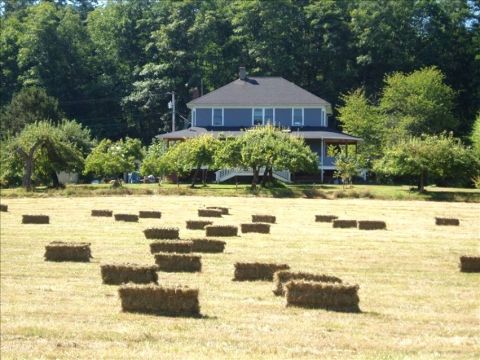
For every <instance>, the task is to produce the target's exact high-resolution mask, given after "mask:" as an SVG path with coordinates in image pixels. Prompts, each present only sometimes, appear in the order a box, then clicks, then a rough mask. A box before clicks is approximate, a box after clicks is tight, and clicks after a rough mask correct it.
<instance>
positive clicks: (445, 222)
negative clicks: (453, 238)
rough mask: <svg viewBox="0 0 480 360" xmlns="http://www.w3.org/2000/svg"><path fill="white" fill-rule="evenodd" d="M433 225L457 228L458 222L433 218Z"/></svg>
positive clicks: (452, 219) (450, 219)
mask: <svg viewBox="0 0 480 360" xmlns="http://www.w3.org/2000/svg"><path fill="white" fill-rule="evenodd" d="M435 225H446V226H459V225H460V220H458V219H455V218H441V217H436V218H435Z"/></svg>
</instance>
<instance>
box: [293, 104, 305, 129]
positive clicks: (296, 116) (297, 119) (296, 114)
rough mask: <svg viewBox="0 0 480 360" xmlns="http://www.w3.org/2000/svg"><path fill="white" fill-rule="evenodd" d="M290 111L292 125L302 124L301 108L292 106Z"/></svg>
mask: <svg viewBox="0 0 480 360" xmlns="http://www.w3.org/2000/svg"><path fill="white" fill-rule="evenodd" d="M292 112H293V114H292V126H303V109H302V108H294V109H293V110H292Z"/></svg>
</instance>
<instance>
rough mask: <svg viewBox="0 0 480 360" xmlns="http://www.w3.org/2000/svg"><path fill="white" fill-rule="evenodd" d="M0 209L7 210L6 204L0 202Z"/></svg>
mask: <svg viewBox="0 0 480 360" xmlns="http://www.w3.org/2000/svg"><path fill="white" fill-rule="evenodd" d="M0 211H4V212H7V211H8V205H7V204H0Z"/></svg>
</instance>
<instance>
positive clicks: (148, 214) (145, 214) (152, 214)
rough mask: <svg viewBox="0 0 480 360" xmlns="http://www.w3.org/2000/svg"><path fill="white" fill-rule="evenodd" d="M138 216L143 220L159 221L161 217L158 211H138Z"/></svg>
mask: <svg viewBox="0 0 480 360" xmlns="http://www.w3.org/2000/svg"><path fill="white" fill-rule="evenodd" d="M138 216H139V217H140V218H145V219H146V218H149V219H160V218H161V217H162V213H161V212H160V211H139V213H138Z"/></svg>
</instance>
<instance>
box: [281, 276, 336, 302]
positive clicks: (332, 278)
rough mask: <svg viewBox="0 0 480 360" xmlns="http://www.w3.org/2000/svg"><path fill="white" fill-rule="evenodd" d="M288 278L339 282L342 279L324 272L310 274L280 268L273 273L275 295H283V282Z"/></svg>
mask: <svg viewBox="0 0 480 360" xmlns="http://www.w3.org/2000/svg"><path fill="white" fill-rule="evenodd" d="M290 280H306V281H319V282H332V283H341V282H342V279H340V278H338V277H336V276H332V275H324V274H312V273H307V272H292V271H288V270H281V271H277V272H275V274H273V282H274V284H275V285H274V287H273V293H274V294H275V295H277V296H283V295H285V284H286V283H287V282H289V281H290Z"/></svg>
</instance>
